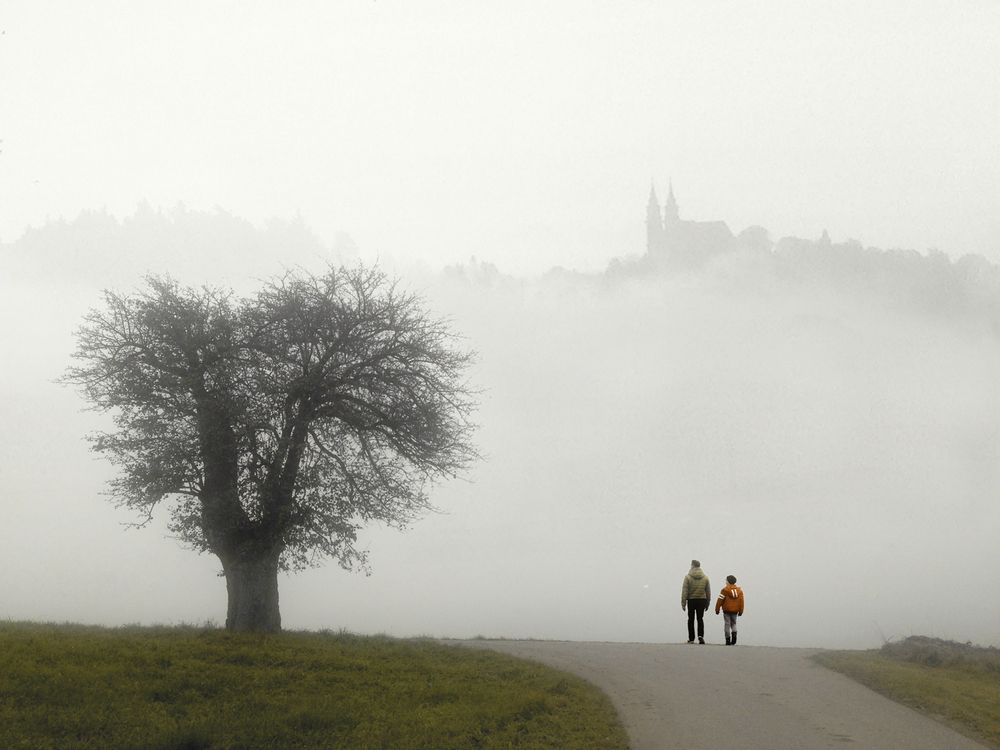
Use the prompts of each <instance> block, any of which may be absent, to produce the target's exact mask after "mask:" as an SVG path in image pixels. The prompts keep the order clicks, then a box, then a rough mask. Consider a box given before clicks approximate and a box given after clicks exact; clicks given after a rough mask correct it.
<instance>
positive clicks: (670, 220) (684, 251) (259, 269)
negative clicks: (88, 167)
mask: <svg viewBox="0 0 1000 750" xmlns="http://www.w3.org/2000/svg"><path fill="white" fill-rule="evenodd" d="M646 228H647V243H646V248H645V252H642V253H638V252H636V249H630V248H627V249H625V251H624V252H621V251H619V252H609V257H610V258H611V260H610V261H609V263H608V266H607V267H606V269H605V270H604V271H602V272H597V273H587V272H579V271H575V270H572V269H566V268H563V267H554V268H552V269H550V270H549V271H547V272H545V273H544V274H542V277H541V281H542V283H561V284H581V285H586V286H592V285H595V284H596V285H612V286H615V285H619V284H622V283H627V282H629V281H631V280H641V279H646V280H652V279H658V278H700V279H705V280H714V282H716V283H728V284H732V285H733V286H735V287H738V288H741V289H743V290H744V291H750V290H752V289H758V290H762V291H765V292H766V291H767V290H768V289H770V288H773V287H775V286H776V285H777V288H781V287H784V286H787V285H792V286H799V285H808V286H819V287H822V288H826V289H829V290H830V291H841V292H844V291H850V292H855V293H862V294H864V295H866V296H868V295H875V296H877V297H880V298H884V299H886V300H888V301H891V302H898V303H905V304H906V305H907V306H914V307H916V308H919V309H924V310H927V311H931V310H933V311H937V312H950V313H961V312H963V311H964V312H970V313H971V312H974V313H976V314H985V315H986V317H987V318H988V319H989V320H990V321H992V322H993V325H995V326H997V327H998V330H1000V266H998V265H997V264H995V263H992V262H990V261H989V260H987V259H986V258H984V257H983V256H981V255H965V256H962V257H961V258H959V259H957V260H953V259H951V258H950V257H949V256H948V255H946V254H945V253H943V252H940V251H938V250H933V249H932V250H929V251H927V252H926V253H920V252H917V251H916V250H909V249H889V250H882V249H879V248H876V247H865V246H864V245H862V243H861V242H860V241H858V240H854V239H848V240H845V241H841V242H834V241H832V240H831V239H830V237H829V235H828V234H827V233H826V232H825V231H824V232H823V234H822V236H821V237H819V238H817V239H814V240H810V239H803V238H800V237H782V238H780V239H778V240H777V241H774V240H772V238H771V235H770V233H769V232H768V230H767V229H765V228H764V227H761V226H751V227H749V228H747V229H744V230H743V231H741V232H739V233H738V234H733V232H732V231H731V230H730V229H729V227H728V225H727V224H726V223H725V222H723V221H707V222H703V221H690V220H686V219H683V218H682V217H681V215H680V211H679V209H678V206H677V202H676V199H675V197H674V193H673V187H672V186H671V187H670V191H669V195H668V198H667V201H666V203H665V204H664V206H663V207H662V208H661V207H660V204H659V202H658V200H657V196H656V191H655V189H654V188H651V189H650V196H649V203H648V206H647V227H646ZM402 250H405V249H400V255H403V252H402ZM357 258H358V248H357V247H356V245H355V244H354V242H353V241H352V240H351V238H350V237H349V236H348V235H347V234H345V233H340V234H338V236H337V238H336V240H335V241H334V243H333V246H329V245H327V244H325V243H324V242H323V241H321V240H320V239H319V238H318V237H317V236H316V235H315V234H314V233H313V232H312V231H311V230H310V229H309V227H308V226H307V225H306V223H305V222H304V221H303V220H302V219H301V218H296V219H293V220H282V219H274V220H271V221H269V222H267V223H266V224H265V225H264V226H262V227H257V226H255V225H254V224H252V223H251V222H249V221H246V220H244V219H241V218H239V217H237V216H234V215H233V214H231V213H228V212H226V211H224V210H222V209H216V210H215V211H212V212H207V211H199V210H192V209H189V208H186V207H184V206H183V205H178V206H176V207H175V208H173V209H170V210H166V211H165V210H160V209H154V208H152V207H150V206H149V205H148V204H145V203H143V204H141V205H140V206H139V207H138V208H137V209H136V211H135V213H133V214H132V215H131V216H128V217H126V218H124V219H122V220H119V219H117V218H115V217H114V216H112V215H110V214H109V213H107V212H106V211H84V212H82V213H81V214H80V215H79V216H77V217H76V218H75V219H73V220H70V221H67V220H65V219H59V220H55V221H50V222H48V223H46V224H44V225H42V226H40V227H37V228H31V229H29V230H27V231H26V232H25V234H24V235H23V236H22V237H20V238H19V239H17V240H15V241H13V242H5V243H2V244H0V269H2V270H3V271H4V276H6V277H7V278H8V279H10V280H12V281H15V282H16V281H18V280H23V281H29V282H36V283H44V282H60V283H83V284H88V285H89V284H97V285H100V286H112V285H119V284H129V285H131V284H134V283H135V282H136V280H138V279H139V278H141V277H142V276H143V275H144V274H147V273H150V272H152V273H164V272H168V273H170V274H171V275H174V276H175V277H177V278H181V279H184V280H188V281H191V282H197V281H199V280H204V281H213V280H215V279H217V278H219V277H227V276H229V275H232V274H233V273H234V272H238V273H239V274H241V275H246V274H251V275H254V274H256V275H269V274H272V273H273V272H274V271H275V270H276V268H280V267H285V268H291V267H295V266H305V267H315V266H316V265H317V263H329V262H335V263H337V262H349V263H350V262H353V261H355V260H356V259H357ZM444 273H445V275H446V276H447V277H449V278H451V279H453V280H459V279H462V280H465V281H468V282H471V283H475V284H486V285H492V284H502V285H504V284H519V283H523V282H524V281H525V280H524V279H519V278H517V277H514V276H511V275H508V274H506V273H504V272H503V270H502V266H501V265H500V264H499V263H498V262H496V261H492V260H488V259H477V258H475V257H471V258H470V260H469V261H468V262H466V263H463V264H459V265H452V266H449V267H447V268H445V269H444Z"/></svg>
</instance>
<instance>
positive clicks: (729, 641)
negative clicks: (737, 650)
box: [726, 635, 733, 646]
mask: <svg viewBox="0 0 1000 750" xmlns="http://www.w3.org/2000/svg"><path fill="white" fill-rule="evenodd" d="M726 645H727V646H732V645H733V639H732V638H731V637H729V636H728V635H727V636H726Z"/></svg>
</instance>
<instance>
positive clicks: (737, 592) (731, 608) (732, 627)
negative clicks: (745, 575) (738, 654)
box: [715, 576, 743, 646]
mask: <svg viewBox="0 0 1000 750" xmlns="http://www.w3.org/2000/svg"><path fill="white" fill-rule="evenodd" d="M720 609H721V610H722V632H723V634H724V635H725V636H726V645H727V646H735V645H736V618H737V617H742V616H743V589H741V588H740V587H739V586H737V585H736V576H726V585H725V587H724V588H723V589H722V591H721V593H720V594H719V598H718V599H716V600H715V614H719V610H720Z"/></svg>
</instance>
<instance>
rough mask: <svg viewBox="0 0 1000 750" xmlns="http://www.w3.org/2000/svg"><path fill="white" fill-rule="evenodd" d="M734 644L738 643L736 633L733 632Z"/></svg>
mask: <svg viewBox="0 0 1000 750" xmlns="http://www.w3.org/2000/svg"><path fill="white" fill-rule="evenodd" d="M733 645H734V646H735V645H736V633H733Z"/></svg>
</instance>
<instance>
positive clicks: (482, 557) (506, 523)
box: [0, 209, 1000, 646]
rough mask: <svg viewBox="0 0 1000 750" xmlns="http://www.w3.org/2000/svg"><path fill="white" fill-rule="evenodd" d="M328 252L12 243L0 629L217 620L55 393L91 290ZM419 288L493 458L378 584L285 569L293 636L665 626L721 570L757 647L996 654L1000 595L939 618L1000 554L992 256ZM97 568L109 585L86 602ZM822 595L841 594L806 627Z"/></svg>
mask: <svg viewBox="0 0 1000 750" xmlns="http://www.w3.org/2000/svg"><path fill="white" fill-rule="evenodd" d="M338 253H339V251H337V252H335V251H334V250H329V249H326V248H324V247H323V245H322V243H321V242H319V241H317V240H316V238H315V237H314V236H313V235H312V234H311V233H310V232H309V231H308V229H307V228H306V227H304V226H303V225H302V224H301V223H296V222H292V223H287V222H284V223H283V222H276V223H275V224H273V225H270V226H268V227H265V228H255V227H253V226H252V225H250V224H248V223H246V222H242V221H241V220H239V219H236V218H235V217H232V216H230V215H228V214H225V213H224V212H218V213H215V214H202V213H198V212H192V211H184V210H177V211H174V212H169V213H161V212H152V211H149V210H146V209H143V210H141V211H140V212H138V213H137V214H136V215H135V216H134V217H131V218H129V219H126V220H125V221H121V222H119V221H117V220H115V219H113V218H111V217H108V216H107V215H104V214H85V215H83V216H81V217H80V218H79V219H77V220H76V221H74V222H65V223H64V222H59V223H56V224H52V225H47V226H45V227H41V228H39V229H37V230H33V231H32V232H29V233H28V234H27V235H25V237H23V238H21V239H20V240H17V241H15V242H12V243H9V244H6V245H3V246H2V247H0V273H2V279H0V289H2V291H3V296H2V300H3V301H2V302H0V310H2V314H3V324H2V327H0V336H2V340H0V344H2V345H3V347H4V350H5V351H8V352H18V353H19V354H20V355H21V356H20V357H19V358H18V364H17V365H16V366H15V367H13V368H11V367H8V368H7V369H6V371H5V373H4V375H3V388H2V394H3V395H2V396H0V399H3V402H2V406H3V414H4V418H5V421H6V424H7V436H6V437H5V438H4V444H3V446H2V447H3V449H4V453H3V454H4V455H5V456H6V459H5V460H4V462H3V465H2V466H0V472H2V477H3V479H4V481H5V483H6V486H7V487H8V489H9V492H10V497H11V498H12V499H11V501H10V504H11V506H12V507H11V516H10V517H11V518H12V519H13V520H12V524H11V525H10V526H9V527H8V529H7V533H8V534H9V538H8V539H7V543H6V544H5V545H2V552H0V563H2V564H4V565H7V566H18V567H19V568H23V569H28V570H41V571H44V572H45V575H39V576H36V577H34V580H33V582H32V583H30V584H29V583H28V582H27V581H25V582H23V583H16V582H15V583H12V584H11V587H10V590H9V591H8V595H7V597H6V598H7V601H8V606H9V608H10V611H11V614H12V616H22V617H30V618H33V619H38V618H51V619H74V620H79V619H85V618H84V617H83V616H82V615H81V614H80V612H87V613H89V619H91V620H95V619H96V620H98V621H104V622H134V621H136V620H137V619H139V618H142V620H143V621H152V622H156V621H177V620H184V619H187V620H188V621H199V620H203V619H205V618H206V616H212V615H206V614H205V612H206V610H208V611H209V612H210V613H211V612H214V611H215V608H217V607H218V603H219V600H220V597H219V596H218V591H217V588H212V581H213V578H212V576H211V575H210V574H208V573H210V572H212V571H213V567H212V566H213V563H212V561H211V560H208V559H207V558H204V557H202V558H199V557H197V556H195V555H193V554H191V553H188V552H184V551H178V550H177V548H176V546H175V542H174V541H172V540H170V539H165V538H164V536H165V532H164V531H163V530H162V528H161V527H159V526H157V527H154V528H151V529H147V530H143V531H133V532H129V533H124V532H122V531H121V530H120V528H119V524H120V523H121V522H123V521H125V520H128V518H127V517H126V516H123V515H122V514H121V512H120V511H116V510H115V509H113V508H109V507H107V505H106V503H105V501H104V499H103V498H102V497H101V495H100V493H101V491H102V488H103V484H104V482H105V481H106V480H107V478H108V477H109V476H110V474H111V471H112V468H111V467H109V466H107V465H106V464H104V463H103V462H100V461H95V460H94V458H93V457H92V456H91V455H90V454H89V453H88V451H87V447H86V444H85V443H84V441H83V440H82V436H83V434H85V433H86V432H87V431H88V430H90V429H93V427H94V424H95V422H94V420H95V419H97V417H96V416H95V415H91V414H86V413H84V414H81V413H80V407H81V405H82V404H81V402H80V400H79V398H78V397H77V396H76V394H74V393H73V392H72V391H70V390H68V389H66V388H62V387H60V386H57V385H54V384H53V382H52V381H53V379H54V378H56V377H58V376H59V375H60V373H61V372H62V370H63V368H64V367H65V366H66V364H67V363H68V355H69V352H70V351H71V350H72V336H71V332H72V330H73V329H74V328H75V327H76V325H78V324H79V321H80V317H81V316H82V314H83V313H84V312H85V311H86V310H87V309H88V308H89V307H92V306H94V305H95V304H98V303H99V294H98V290H99V289H100V288H101V287H104V286H113V287H115V288H124V289H131V288H134V287H135V286H136V285H137V284H138V282H139V278H140V276H141V274H142V273H144V272H145V271H146V270H147V269H151V270H156V271H161V270H169V271H170V272H171V273H172V274H174V275H175V276H177V277H178V278H179V279H180V280H181V281H183V282H185V283H190V284H200V283H203V282H205V281H212V282H215V281H219V280H221V281H223V282H224V283H231V284H235V285H237V286H245V285H246V284H248V283H251V281H252V279H253V278H257V277H261V276H268V275H272V274H274V273H280V272H281V270H282V268H286V267H289V266H291V265H296V264H301V265H305V266H307V267H313V268H315V267H316V266H317V265H319V264H322V263H325V262H328V261H329V260H331V259H335V258H336V257H337V256H338ZM470 254H471V253H470ZM401 273H403V274H404V276H405V278H404V282H405V283H407V284H409V285H412V286H414V287H415V288H417V289H418V290H419V291H420V292H421V293H422V294H424V296H425V297H426V298H427V299H428V302H429V304H430V307H431V308H432V309H433V310H435V311H436V312H438V313H440V314H443V315H446V316H448V317H449V319H450V320H451V321H452V324H453V327H454V328H455V330H456V331H457V332H458V333H460V334H461V335H462V336H463V337H464V341H465V342H466V343H467V345H468V346H469V347H470V348H472V349H474V350H476V351H477V353H478V358H477V364H476V365H475V367H474V369H473V372H472V378H473V381H474V385H475V386H476V387H478V388H481V389H482V398H481V409H480V412H479V415H478V419H477V421H478V422H479V423H480V425H481V429H480V433H479V444H480V446H479V447H480V450H481V452H482V453H483V455H484V460H483V461H482V462H481V463H480V464H479V465H478V466H476V467H475V468H474V470H473V471H472V472H471V474H470V476H469V477H467V479H468V480H469V481H458V482H451V483H447V484H444V485H441V486H440V487H438V488H436V490H435V491H434V494H433V501H434V502H435V504H436V505H437V506H438V507H439V508H440V509H441V510H442V512H441V513H439V514H433V515H431V516H428V517H427V518H425V519H423V520H422V521H420V522H418V523H417V524H415V525H414V526H413V527H412V528H411V529H409V530H407V531H406V532H405V533H404V534H399V533H398V532H395V531H391V530H386V529H381V528H372V529H369V530H368V531H367V532H366V533H365V538H364V539H362V542H363V543H364V544H366V545H367V546H368V548H369V550H370V559H371V564H372V568H373V571H374V573H373V575H372V576H371V577H370V578H366V577H364V576H357V575H353V576H352V575H349V574H345V573H343V572H342V571H339V570H337V569H335V567H334V568H324V569H318V570H314V571H309V572H307V573H304V574H301V575H299V576H296V577H293V578H290V579H288V580H287V581H283V582H282V608H283V613H284V618H285V621H286V622H287V623H288V625H289V627H292V628H301V627H346V628H348V629H351V630H356V631H361V632H388V633H391V634H398V635H409V634H414V633H432V634H440V635H452V636H472V635H477V634H487V635H506V636H512V637H538V638H569V639H596V640H636V641H658V640H671V639H676V637H678V636H679V634H680V633H681V629H682V622H681V619H680V610H679V607H678V601H677V598H678V593H679V584H680V579H681V577H682V576H683V574H684V573H685V572H686V566H687V562H688V561H689V560H690V559H691V558H692V557H698V558H699V559H701V560H702V562H703V563H704V566H705V569H706V571H707V572H708V574H709V575H710V577H712V579H713V581H714V582H721V581H722V579H723V578H724V576H725V575H726V574H727V573H731V572H732V573H735V574H736V575H737V576H738V577H739V579H740V583H741V585H743V586H744V589H745V591H746V592H747V598H748V604H747V607H748V614H747V617H746V618H745V619H746V622H745V623H744V625H743V627H744V629H745V630H744V631H741V633H745V634H746V638H747V641H748V642H750V643H773V644H780V645H817V644H823V645H843V646H864V645H872V644H873V643H878V641H879V639H880V638H882V637H883V636H885V637H891V636H893V635H906V634H910V633H914V632H917V633H923V634H928V635H934V636H940V637H946V638H958V639H960V640H963V641H964V640H969V639H972V640H977V641H980V642H985V643H988V642H991V640H995V632H994V631H993V630H992V628H991V625H990V623H991V622H995V621H996V617H997V616H1000V610H998V607H1000V605H998V604H997V603H996V602H994V601H992V600H990V601H987V602H986V603H985V605H984V606H985V608H986V609H985V610H983V611H980V612H979V613H978V614H977V615H976V617H974V618H971V617H970V618H969V619H968V620H967V621H965V622H961V623H958V622H955V620H954V618H953V617H951V616H950V615H949V613H948V612H945V611H943V610H942V609H941V608H940V607H937V606H934V605H932V602H933V601H935V600H936V599H937V598H940V597H941V596H947V598H948V600H949V601H970V602H971V601H975V600H977V599H978V598H979V597H980V593H981V590H982V587H983V585H984V584H985V583H986V582H987V580H988V574H989V573H990V572H991V571H992V569H993V568H994V567H995V551H994V550H995V542H994V540H993V534H994V530H995V529H996V528H997V526H998V524H1000V504H998V503H997V502H996V493H997V489H996V488H997V487H1000V388H998V387H997V383H1000V347H998V346H997V343H998V342H997V322H998V320H1000V318H998V316H997V299H998V296H997V291H998V278H1000V276H998V274H1000V271H998V268H997V267H996V266H994V265H992V264H990V263H987V262H986V261H984V260H982V259H981V258H976V257H966V258H962V259H960V260H958V261H952V260H950V259H949V258H947V257H946V256H944V255H942V254H938V253H931V254H928V255H920V254H918V253H914V252H906V251H881V250H876V249H870V248H863V247H862V246H860V245H859V244H857V243H833V242H828V241H827V240H826V238H824V239H821V240H819V241H805V240H792V239H785V240H780V241H779V242H777V243H774V244H773V245H770V244H768V245H766V246H765V245H761V244H760V243H757V244H756V245H754V246H749V245H747V246H743V247H736V248H731V249H730V248H727V249H726V250H725V252H717V253H713V254H712V257H711V258H707V259H705V260H704V262H697V263H693V264H688V265H687V266H684V267H673V268H669V269H665V268H662V267H657V265H656V264H655V263H651V262H649V261H648V260H647V259H644V257H643V256H640V255H635V254H632V255H631V257H630V255H629V254H628V253H621V254H620V257H619V258H618V259H617V260H614V261H611V262H610V264H609V267H608V269H607V271H606V272H604V273H599V274H585V273H578V272H574V271H572V270H566V269H553V270H552V271H550V272H549V273H547V274H545V275H543V276H541V277H539V278H520V277H516V276H512V275H508V274H505V273H504V272H503V269H502V265H501V264H500V263H493V262H490V260H489V259H484V260H482V261H472V262H469V263H467V264H464V265H461V266H453V267H450V268H448V269H445V270H444V271H441V272H432V271H428V270H426V269H402V270H401ZM29 311H30V314H28V315H26V314H25V313H26V312H29ZM52 462H55V463H57V464H58V466H59V469H60V470H59V471H55V472H53V471H51V470H50V469H51V463H52ZM40 526H41V527H47V528H53V529H55V530H56V531H54V532H53V533H51V534H46V535H44V536H43V538H42V539H41V540H39V539H38V538H37V537H36V536H35V535H33V534H32V530H33V529H37V528H38V527H40ZM130 561H134V564H142V565H143V566H145V567H147V568H150V567H151V568H155V569H157V570H158V571H159V579H154V581H153V582H151V581H150V580H148V579H145V578H144V579H143V580H141V581H138V580H135V579H134V577H132V576H130V575H128V566H129V565H130V564H133V563H130ZM206 571H207V572H208V573H206ZM80 576H84V577H86V580H87V581H89V582H90V583H89V587H90V588H89V589H87V588H86V587H84V590H90V591H91V592H93V590H94V589H95V588H96V589H97V590H100V589H101V585H102V584H101V582H108V581H113V584H114V586H115V590H116V592H117V595H116V596H115V597H113V598H108V597H103V598H102V597H97V598H96V599H95V598H94V597H93V596H84V595H83V594H82V593H80V586H79V584H78V578H79V577H80ZM157 580H158V581H159V582H158V583H157V582H156V581H157ZM217 585H218V584H217V583H216V586H217ZM816 591H826V592H842V594H841V596H842V597H843V598H844V599H845V603H844V605H843V606H840V605H839V604H838V605H835V606H833V607H829V608H828V610H826V611H824V614H823V617H822V618H820V619H821V621H820V622H817V617H816V615H815V611H816V608H817V606H826V605H824V604H820V605H817V604H816V603H815V601H814V600H813V599H812V598H811V597H812V596H813V595H814V592H816ZM95 601H97V602H98V603H97V604H95ZM824 601H825V600H824ZM95 607H96V609H95ZM21 613H23V614H21ZM216 617H217V615H216ZM714 626H715V623H714V622H713V623H712V624H711V625H710V627H714Z"/></svg>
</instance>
